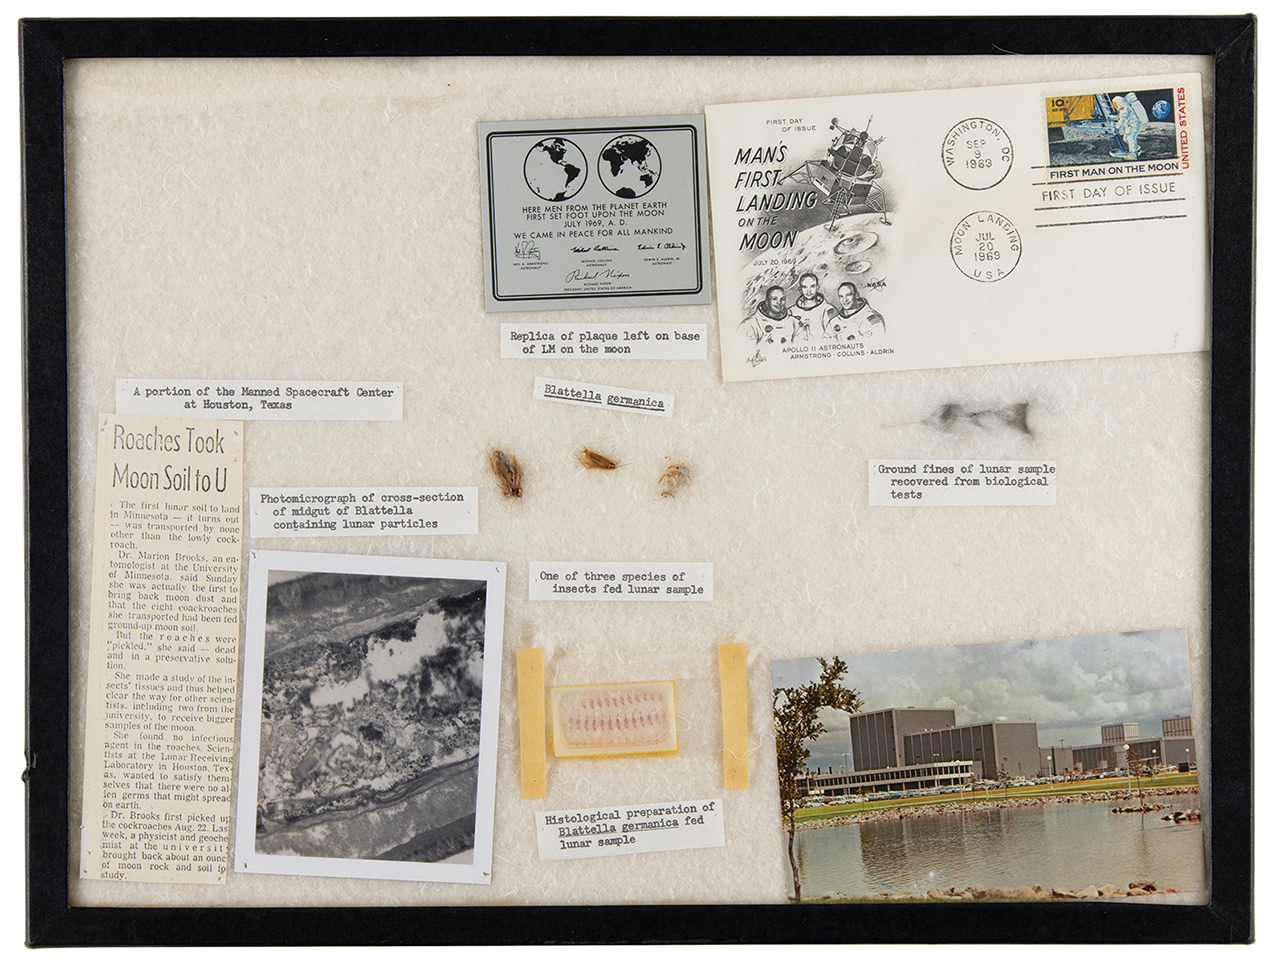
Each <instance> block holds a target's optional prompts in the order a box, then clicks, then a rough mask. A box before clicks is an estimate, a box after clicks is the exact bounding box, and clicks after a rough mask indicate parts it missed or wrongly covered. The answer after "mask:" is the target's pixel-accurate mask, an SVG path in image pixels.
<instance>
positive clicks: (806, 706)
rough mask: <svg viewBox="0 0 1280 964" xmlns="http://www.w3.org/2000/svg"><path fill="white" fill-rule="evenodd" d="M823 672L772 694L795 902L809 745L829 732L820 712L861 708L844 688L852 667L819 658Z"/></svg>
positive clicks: (853, 693) (852, 693)
mask: <svg viewBox="0 0 1280 964" xmlns="http://www.w3.org/2000/svg"><path fill="white" fill-rule="evenodd" d="M818 665H819V666H820V667H822V673H821V674H820V675H819V677H818V681H817V682H815V683H806V684H805V685H804V686H787V687H781V688H778V689H775V690H774V691H773V729H774V735H775V738H776V740H777V747H778V788H779V795H780V797H781V800H782V816H783V818H784V819H785V820H786V821H787V856H788V857H789V858H790V859H791V881H792V883H793V885H794V886H795V891H796V900H799V899H800V865H799V864H798V863H796V807H797V806H799V805H800V800H801V784H802V781H803V780H804V777H805V774H806V773H808V766H807V764H808V760H809V743H810V742H811V741H812V740H814V739H816V738H817V737H818V736H819V735H821V734H823V733H825V732H826V727H825V726H823V725H822V721H821V720H819V719H818V709H819V707H823V706H830V707H831V708H833V709H837V710H843V711H844V712H846V713H857V712H858V711H859V710H860V709H862V699H861V697H859V695H858V693H857V691H856V690H850V689H845V687H844V686H843V685H841V682H840V681H841V680H842V679H844V674H845V673H846V672H848V669H849V667H848V666H846V665H845V664H844V661H843V660H841V659H840V658H839V657H835V658H833V659H831V661H830V662H828V661H827V660H825V659H819V660H818Z"/></svg>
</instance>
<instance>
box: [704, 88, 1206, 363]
mask: <svg viewBox="0 0 1280 964" xmlns="http://www.w3.org/2000/svg"><path fill="white" fill-rule="evenodd" d="M707 138H708V148H707V153H708V163H709V165H710V171H711V199H712V208H713V212H714V215H715V245H716V271H717V281H718V284H719V292H720V296H719V299H718V300H719V305H720V340H721V343H722V346H723V354H722V358H723V374H724V378H725V380H726V381H738V380H747V379H758V378H785V377H792V376H798V375H830V374H835V373H841V372H863V371H900V370H905V369H913V368H945V367H951V366H956V365H989V364H1001V363H1009V362H1028V361H1058V360H1064V359H1073V358H1100V357H1112V356H1118V355H1149V354H1159V353H1164V352H1181V351H1202V350H1204V349H1205V348H1206V347H1207V324H1206V318H1207V316H1208V315H1207V310H1206V304H1205V299H1204V291H1205V290H1206V288H1205V285H1206V281H1207V263H1208V249H1207V244H1206V238H1207V235H1206V230H1205V225H1206V218H1207V202H1206V176H1205V158H1204V153H1205V152H1204V121H1203V118H1202V115H1201V104H1200V84H1199V78H1198V76H1195V75H1178V76H1164V77H1146V78H1137V79H1134V78H1127V79H1121V80H1099V81H1074V82H1070V83H1059V84H1034V85H1021V86H1011V87H987V88H978V89H974V90H943V91H915V92H911V93H899V94H868V95H864V96H857V97H827V98H822V99H812V100H786V101H774V102H770V103H758V104H733V105H720V106H712V107H708V108H707Z"/></svg>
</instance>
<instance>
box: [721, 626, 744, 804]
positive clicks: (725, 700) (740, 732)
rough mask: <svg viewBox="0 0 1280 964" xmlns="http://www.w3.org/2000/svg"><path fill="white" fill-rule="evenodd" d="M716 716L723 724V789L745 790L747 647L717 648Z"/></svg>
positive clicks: (723, 646) (742, 645)
mask: <svg viewBox="0 0 1280 964" xmlns="http://www.w3.org/2000/svg"><path fill="white" fill-rule="evenodd" d="M720 714H721V717H722V718H723V720H724V788H725V789H726V790H745V789H747V644H746V643H721V644H720Z"/></svg>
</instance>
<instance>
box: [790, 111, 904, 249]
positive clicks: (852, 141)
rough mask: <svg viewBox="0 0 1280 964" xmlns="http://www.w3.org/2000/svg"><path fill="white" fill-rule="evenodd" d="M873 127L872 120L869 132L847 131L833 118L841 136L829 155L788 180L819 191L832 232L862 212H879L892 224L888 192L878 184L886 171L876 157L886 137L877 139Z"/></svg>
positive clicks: (832, 122) (797, 170) (834, 128)
mask: <svg viewBox="0 0 1280 964" xmlns="http://www.w3.org/2000/svg"><path fill="white" fill-rule="evenodd" d="M870 128H871V118H867V130H861V131H860V130H858V129H857V128H850V129H845V128H843V127H841V126H840V119H839V118H838V117H833V118H831V129H832V130H833V131H838V133H837V134H836V137H835V139H834V140H833V141H832V142H831V146H830V147H828V148H827V156H826V157H825V158H823V159H822V160H820V161H805V162H804V163H803V164H802V165H800V166H799V167H798V168H796V169H795V170H794V171H792V172H791V173H790V174H788V175H787V176H786V178H784V180H791V179H795V180H796V181H799V182H801V183H804V184H812V185H813V186H814V187H815V188H817V189H818V193H819V194H821V195H822V198H823V201H822V204H823V206H824V207H825V208H826V209H827V213H828V214H830V215H831V223H830V224H828V225H827V228H828V229H833V228H835V224H836V221H837V220H839V219H840V218H843V217H848V216H849V215H851V214H855V213H857V212H858V211H860V210H871V211H876V212H878V213H879V215H880V220H881V221H882V222H883V223H884V224H889V223H890V222H889V216H888V212H887V211H886V210H885V197H884V189H883V188H881V187H880V184H879V183H878V182H879V179H880V175H881V174H883V173H884V168H883V167H881V165H880V160H879V158H877V157H876V151H877V148H878V147H879V146H880V142H881V141H882V140H884V138H883V137H876V138H873V137H872V136H871V135H870V133H869V131H870Z"/></svg>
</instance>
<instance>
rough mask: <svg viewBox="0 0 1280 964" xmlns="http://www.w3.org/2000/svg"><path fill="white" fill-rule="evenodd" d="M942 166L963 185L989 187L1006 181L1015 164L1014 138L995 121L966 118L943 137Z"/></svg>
mask: <svg viewBox="0 0 1280 964" xmlns="http://www.w3.org/2000/svg"><path fill="white" fill-rule="evenodd" d="M942 166H943V167H945V168H946V170H947V173H948V174H950V175H951V180H953V181H955V182H956V183H957V184H959V185H960V186H961V187H967V188H968V189H969V190H971V191H985V190H986V189H987V188H989V187H995V186H996V185H997V184H999V183H1000V182H1001V181H1003V180H1004V179H1005V175H1006V174H1008V173H1009V169H1010V168H1011V167H1013V142H1012V141H1010V140H1009V135H1008V134H1006V133H1005V132H1004V128H1003V127H1001V126H1000V125H999V124H997V123H996V122H995V121H990V120H987V119H986V118H985V117H969V118H966V119H965V120H962V121H960V122H959V123H958V124H956V125H954V126H953V127H952V128H951V130H949V131H947V136H946V137H944V138H943V139H942Z"/></svg>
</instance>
